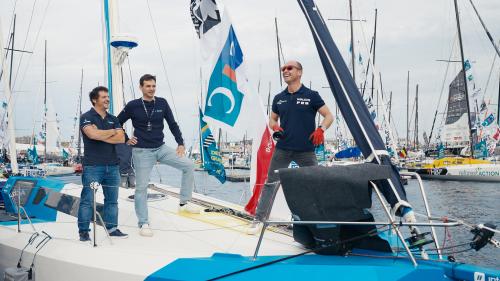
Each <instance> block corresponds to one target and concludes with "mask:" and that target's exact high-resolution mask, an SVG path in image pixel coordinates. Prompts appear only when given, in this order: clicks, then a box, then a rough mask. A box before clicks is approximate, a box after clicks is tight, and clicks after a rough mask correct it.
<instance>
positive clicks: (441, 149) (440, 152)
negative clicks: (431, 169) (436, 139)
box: [437, 142, 445, 159]
mask: <svg viewBox="0 0 500 281" xmlns="http://www.w3.org/2000/svg"><path fill="white" fill-rule="evenodd" d="M437 152H438V155H437V159H442V158H444V156H445V155H444V145H443V143H442V142H440V143H439V145H438V147H437Z"/></svg>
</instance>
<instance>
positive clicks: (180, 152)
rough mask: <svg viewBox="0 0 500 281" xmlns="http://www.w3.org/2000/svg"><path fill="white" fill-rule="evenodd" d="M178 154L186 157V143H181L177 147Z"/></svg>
mask: <svg viewBox="0 0 500 281" xmlns="http://www.w3.org/2000/svg"><path fill="white" fill-rule="evenodd" d="M175 152H176V154H177V156H179V157H184V155H185V152H186V148H185V147H184V145H179V146H177V149H176V150H175Z"/></svg>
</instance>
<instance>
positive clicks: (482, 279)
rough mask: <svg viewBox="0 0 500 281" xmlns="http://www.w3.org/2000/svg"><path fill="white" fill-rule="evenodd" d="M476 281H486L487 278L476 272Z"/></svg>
mask: <svg viewBox="0 0 500 281" xmlns="http://www.w3.org/2000/svg"><path fill="white" fill-rule="evenodd" d="M474 281H486V276H485V275H484V273H483V272H474Z"/></svg>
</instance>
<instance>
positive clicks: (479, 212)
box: [72, 165, 500, 269]
mask: <svg viewBox="0 0 500 281" xmlns="http://www.w3.org/2000/svg"><path fill="white" fill-rule="evenodd" d="M195 177H196V178H195V185H196V187H195V189H196V191H197V192H199V193H202V194H205V195H209V196H213V197H216V198H219V199H223V200H226V201H229V202H233V203H237V204H241V205H244V204H245V203H246V201H247V200H248V199H249V198H250V195H251V194H250V192H249V187H248V183H231V182H226V183H225V184H224V185H222V184H220V182H218V181H217V179H215V177H212V176H209V175H207V174H206V173H204V172H196V176H195ZM74 180H76V181H78V179H77V178H73V179H72V181H74ZM152 181H157V182H162V183H165V184H169V185H173V186H180V183H181V173H180V172H179V171H177V170H175V169H173V168H171V167H168V166H163V165H159V166H156V167H155V169H154V170H153V173H152ZM424 186H425V190H426V193H427V198H428V201H429V205H430V209H431V212H432V215H434V216H450V217H455V218H460V219H463V220H464V221H466V222H470V223H472V224H479V223H485V222H492V223H493V224H495V225H497V226H500V183H475V182H454V181H424ZM406 192H407V195H408V200H409V201H410V203H411V204H412V205H413V206H414V209H415V210H417V211H418V212H419V213H424V209H423V206H424V204H423V200H422V196H421V194H420V192H419V187H418V183H417V181H416V180H410V182H409V184H408V185H407V186H406ZM373 200H374V208H373V209H374V210H373V213H374V215H375V217H376V219H377V220H382V219H383V213H382V212H381V210H380V208H379V207H378V206H380V205H379V204H378V203H377V202H375V197H374V198H373ZM499 228H500V227H499ZM422 230H423V231H428V230H426V229H422ZM451 231H452V241H453V243H454V244H461V243H464V242H467V241H470V239H471V238H472V234H471V233H470V230H469V229H467V228H465V227H458V228H453V229H451ZM437 232H438V238H439V240H440V243H441V244H442V241H443V239H442V238H443V229H442V228H439V229H438V230H437ZM495 238H496V239H498V240H500V235H497V236H496V237H495ZM446 243H447V244H446V245H449V244H450V242H446ZM455 257H456V258H457V261H460V262H466V263H471V264H476V265H480V266H486V267H490V268H497V269H500V249H495V248H493V247H492V246H491V245H487V246H486V247H485V248H483V249H482V250H481V251H479V252H475V251H473V250H472V251H469V252H465V253H460V254H456V255H455Z"/></svg>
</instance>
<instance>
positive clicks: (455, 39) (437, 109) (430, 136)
mask: <svg viewBox="0 0 500 281" xmlns="http://www.w3.org/2000/svg"><path fill="white" fill-rule="evenodd" d="M457 38H458V32H457V33H455V38H454V39H453V43H452V44H451V51H450V56H449V57H448V63H447V64H446V70H445V72H444V78H443V83H442V84H441V91H440V93H439V99H438V103H437V106H436V112H435V114H434V120H433V121H432V126H431V132H430V134H429V144H430V143H431V141H432V132H433V131H434V124H435V123H436V117H437V115H438V111H439V105H440V104H441V98H442V97H443V93H444V87H445V84H446V78H447V77H448V70H449V68H450V60H451V57H452V56H453V50H454V49H455V45H456V44H455V43H456V42H457Z"/></svg>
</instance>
